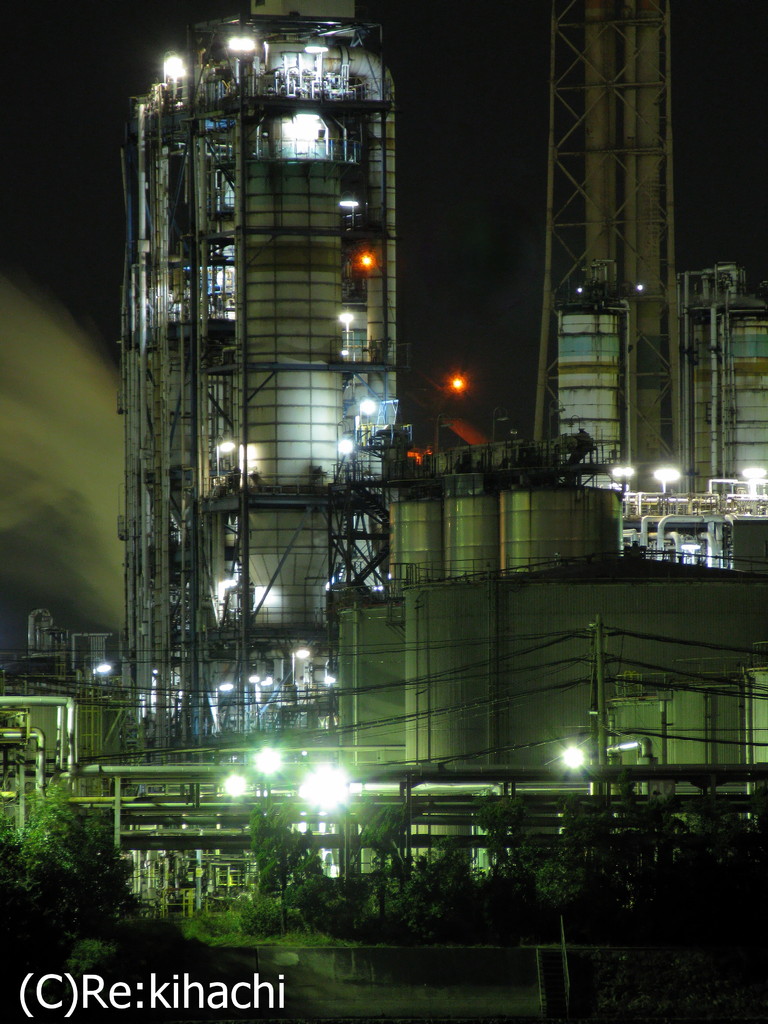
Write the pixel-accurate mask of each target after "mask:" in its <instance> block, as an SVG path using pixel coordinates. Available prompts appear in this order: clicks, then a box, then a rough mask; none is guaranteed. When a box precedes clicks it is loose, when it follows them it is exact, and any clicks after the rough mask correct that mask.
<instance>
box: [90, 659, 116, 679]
mask: <svg viewBox="0 0 768 1024" xmlns="http://www.w3.org/2000/svg"><path fill="white" fill-rule="evenodd" d="M93 671H94V672H96V673H97V674H98V675H100V676H108V675H109V673H110V672H111V671H112V666H111V665H110V664H109V662H108V661H103V662H102V663H101V664H100V665H97V666H96V668H95V669H94V670H93Z"/></svg>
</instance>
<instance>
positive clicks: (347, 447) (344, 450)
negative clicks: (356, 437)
mask: <svg viewBox="0 0 768 1024" xmlns="http://www.w3.org/2000/svg"><path fill="white" fill-rule="evenodd" d="M338 447H339V455H351V454H352V452H353V451H354V450H355V442H354V441H353V440H352V438H351V437H342V439H341V440H340V441H339V445H338Z"/></svg>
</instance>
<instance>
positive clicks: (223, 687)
mask: <svg viewBox="0 0 768 1024" xmlns="http://www.w3.org/2000/svg"><path fill="white" fill-rule="evenodd" d="M234 688H235V684H234V683H219V693H231V692H232V690H234Z"/></svg>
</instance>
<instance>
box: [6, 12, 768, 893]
mask: <svg viewBox="0 0 768 1024" xmlns="http://www.w3.org/2000/svg"><path fill="white" fill-rule="evenodd" d="M551 33H552V34H551V43H552V50H551V53H552V57H551V67H550V88H551V124H550V135H549V140H550V141H549V153H548V180H547V210H546V245H545V254H546V255H545V266H544V268H543V271H544V275H543V276H544V286H543V291H542V303H541V308H542V319H541V330H540V334H539V336H538V338H537V339H535V340H536V341H537V342H538V350H539V359H538V378H537V394H536V416H535V424H534V427H533V430H532V431H529V432H530V434H531V436H530V437H523V436H522V435H521V434H517V433H514V432H512V433H511V432H510V431H509V430H508V429H505V430H504V431H497V425H498V424H500V423H502V422H503V423H505V424H506V422H507V420H508V419H509V418H511V417H510V416H509V410H507V409H494V411H493V414H492V420H493V429H492V432H491V436H490V437H485V436H484V435H483V434H481V433H480V432H479V431H477V430H473V429H472V428H471V424H470V425H466V424H464V423H463V421H462V419H461V418H462V417H464V416H465V413H464V412H462V411H461V401H460V398H457V396H456V395H452V394H451V393H450V392H451V388H450V386H446V388H444V389H443V388H442V386H441V385H434V386H431V391H430V393H429V395H428V396H427V399H426V405H427V406H428V409H429V417H431V418H430V419H429V422H428V424H427V429H426V432H427V434H428V436H427V437H426V438H420V437H419V431H418V428H417V427H416V428H414V427H412V426H411V425H410V424H409V422H407V421H405V419H406V418H405V417H404V415H403V411H402V410H403V409H404V408H405V409H408V410H411V409H412V405H410V404H409V399H408V393H409V387H410V383H409V381H410V378H409V376H408V372H409V369H410V357H411V349H412V347H415V346H417V344H418V338H415V337H406V336H403V337H400V336H399V335H398V329H397V328H398V313H397V287H396V284H397V276H398V262H397V253H396V244H397V237H398V230H400V229H401V226H400V225H399V222H398V218H397V210H396V199H397V181H396V168H397V156H396V135H395V117H396V112H397V104H396V100H395V86H396V83H394V84H393V81H392V78H391V76H390V74H389V72H388V69H387V63H386V46H385V45H383V44H382V33H381V29H380V26H378V25H377V24H374V23H372V22H369V21H368V20H366V19H365V17H363V16H362V14H361V13H360V12H359V11H358V12H356V10H355V3H354V0H253V2H252V4H251V9H250V11H249V12H248V13H247V14H245V15H243V16H241V17H237V18H232V19H225V20H221V21H211V22H207V23H204V24H201V25H196V26H193V27H192V28H190V30H189V46H188V48H187V50H186V52H183V53H182V52H180V53H173V54H166V55H165V63H164V65H162V57H163V55H162V54H160V55H158V79H157V81H155V82H154V83H147V87H146V92H145V94H144V95H142V96H140V97H138V98H135V99H133V100H132V102H131V118H130V121H129V123H128V124H127V127H126V135H125V146H124V151H123V180H124V189H125V192H124V198H125V217H126V228H125V231H126V247H125V252H126V263H125V275H124V282H123V292H122V337H121V385H120V397H119V413H120V415H121V417H122V423H123V426H124V458H125V466H124V468H125V478H124V492H123V494H122V495H121V509H120V515H119V527H118V529H119V535H120V539H121V541H122V542H123V544H124V551H125V561H124V589H125V622H124V630H123V633H122V636H121V637H120V642H119V646H120V654H119V662H118V661H117V659H114V663H110V662H109V659H108V657H107V649H108V646H109V642H108V641H109V638H108V637H106V636H105V635H104V634H101V633H99V634H82V635H81V634H72V635H70V634H69V633H67V632H66V631H65V630H62V629H61V628H59V625H60V624H59V623H54V621H53V619H52V617H51V615H50V613H49V612H47V611H46V610H45V609H43V608H41V609H37V610H36V611H34V612H33V613H32V614H31V616H30V620H29V648H28V652H27V657H26V658H24V659H21V660H19V661H18V663H16V664H15V665H14V666H9V667H8V670H7V671H6V675H5V690H4V695H3V696H2V697H0V714H2V720H3V721H2V729H1V730H0V733H1V739H2V750H3V758H4V786H3V790H4V793H3V797H4V801H5V806H6V811H7V813H8V814H9V815H11V816H13V817H14V818H15V820H17V821H23V820H24V815H25V813H26V810H25V808H26V801H27V799H28V798H29V795H30V794H31V793H32V792H34V791H42V790H44V789H45V788H46V787H47V786H48V785H49V784H50V783H51V782H52V781H53V780H61V779H63V780H65V781H66V782H67V784H68V785H69V786H70V787H71V790H72V794H73V797H74V798H76V800H77V801H78V803H79V804H81V805H82V806H84V807H86V808H91V807H93V808H100V809H103V808H104V807H105V806H106V807H107V808H108V809H109V810H110V811H111V812H112V815H113V822H114V838H115V841H116V843H117V845H119V846H120V847H122V849H124V850H125V851H130V853H131V856H132V857H133V859H134V865H135V891H136V893H137V895H138V896H139V897H140V898H141V899H142V900H143V901H145V903H146V904H147V906H149V907H151V908H153V909H154V910H157V912H181V910H182V909H185V910H191V909H199V908H201V907H202V906H204V905H206V902H210V901H215V900H216V899H217V898H218V897H223V896H225V895H226V896H231V895H232V893H233V891H238V890H239V889H243V888H244V887H245V886H246V885H247V884H248V883H249V882H251V881H252V880H253V877H254V873H255V867H254V862H253V857H252V854H251V852H250V835H249V832H248V822H249V817H250V814H251V812H252V811H253V809H254V808H255V807H258V806H259V805H260V802H262V801H263V800H264V799H265V798H266V796H267V795H268V796H269V799H270V800H271V801H277V802H280V801H281V800H284V801H285V802H286V804H287V803H288V801H289V800H290V801H292V806H295V807H296V808H298V810H297V811H296V815H297V816H296V819H295V823H294V824H295V826H296V828H297V829H300V830H303V831H306V830H307V829H309V831H311V832H312V833H313V841H315V842H316V843H317V845H318V849H322V854H323V861H324V866H325V870H326V872H327V873H328V874H330V875H332V876H338V875H343V874H344V873H345V872H348V871H349V870H350V863H351V860H352V853H355V854H359V853H360V848H359V847H360V844H359V842H358V840H359V835H360V832H361V828H362V826H361V821H362V812H363V808H364V807H366V806H372V805H377V806H379V805H380V806H382V807H383V806H392V805H397V806H402V807H403V808H404V809H405V811H406V813H407V816H408V825H407V835H406V840H405V841H406V846H407V849H408V852H409V854H410V853H411V851H412V850H420V851H424V850H427V849H429V848H430V847H431V846H433V845H434V844H435V843H436V841H437V840H438V839H442V838H445V837H446V836H453V837H459V839H460V840H461V842H462V843H463V844H464V847H466V848H468V849H469V850H470V855H471V857H472V858H474V861H475V863H476V864H477V866H478V867H479V868H483V867H484V866H486V865H487V858H486V850H485V846H486V843H485V836H484V833H483V830H482V829H481V828H480V827H479V826H478V824H477V822H476V821H475V819H474V817H473V811H472V800H473V799H474V798H475V797H476V796H478V795H480V794H497V795H503V796H509V795H510V794H516V795H517V796H519V797H520V798H521V799H523V800H524V801H529V803H530V805H531V806H532V807H535V808H536V815H537V816H536V821H537V822H538V823H539V824H538V825H537V827H538V828H540V829H541V830H543V831H544V832H546V833H549V834H551V833H553V832H555V831H556V830H557V829H558V815H559V811H558V810H556V804H555V803H554V802H553V798H554V797H555V796H558V795H561V794H563V793H566V792H576V793H580V794H582V795H583V796H584V797H585V799H591V800H594V801H595V802H602V803H605V802H606V801H610V799H611V795H612V793H614V792H615V784H616V783H617V780H618V779H619V777H620V776H622V777H624V778H629V779H630V780H631V782H632V783H634V784H635V788H636V791H637V794H638V798H639V799H649V800H650V799H652V798H653V797H654V795H656V796H658V795H659V794H664V795H669V794H672V793H676V794H677V795H679V796H680V797H681V798H682V799H686V798H688V797H691V798H693V797H694V796H696V795H699V794H701V792H703V791H707V792H712V793H714V792H717V793H721V794H722V795H723V796H724V797H725V798H727V799H732V800H733V802H734V806H737V807H738V808H741V807H742V803H740V802H739V801H743V799H744V798H745V797H747V796H748V795H749V794H750V793H752V792H753V791H754V789H755V787H756V786H758V785H760V784H761V783H762V784H764V783H765V781H766V778H768V703H767V702H766V698H767V697H768V651H766V652H765V654H764V653H763V652H764V651H765V647H764V645H765V644H766V643H767V642H768V620H767V619H766V614H765V608H766V606H767V603H768V411H766V410H767V409H768V405H767V404H766V399H765V387H766V382H768V288H767V287H766V285H765V284H764V283H763V284H761V283H750V282H748V281H747V280H746V274H745V271H744V270H743V269H742V268H741V266H740V265H739V264H738V263H736V262H725V261H724V262H718V263H712V264H711V265H710V266H709V267H705V268H704V269H701V268H686V267H682V268H679V267H676V265H675V239H674V212H673V211H674V203H673V195H674V188H673V162H672V128H673V126H672V117H671V109H672V108H671V96H670V89H671V84H670V83H671V44H670V13H669V10H668V3H667V0H629V2H623V3H620V4H618V3H615V2H614V0H554V2H553V5H552V24H551ZM542 73H543V74H544V73H545V71H544V70H543V72H542ZM483 102H487V103H490V102H495V101H494V100H493V99H491V98H488V97H485V98H484V99H483ZM456 201H457V203H460V202H461V197H460V196H458V195H457V199H456ZM723 255H724V256H725V257H730V256H733V255H736V254H730V253H725V254H723ZM400 272H401V274H402V267H401V268H400ZM417 272H418V271H417V270H416V269H414V267H413V266H411V267H410V268H409V270H408V273H410V274H413V273H417ZM116 301H117V299H116ZM424 301H425V302H428V301H439V298H438V297H430V296H426V295H425V297H424ZM517 359H518V356H517V354H516V353H515V351H514V350H513V347H512V346H511V345H510V350H509V352H507V353H502V354H501V355H500V357H499V365H498V367H496V369H495V372H498V373H499V374H506V375H509V376H510V377H513V376H514V374H515V363H516V360H517ZM470 376H471V375H470ZM455 390H460V389H455ZM409 415H411V413H409ZM413 418H414V419H416V418H417V415H416V414H415V413H414V414H413ZM451 427H452V429H453V436H454V437H456V435H459V436H464V435H466V436H467V437H468V438H470V439H471V440H472V442H473V443H466V442H465V441H462V443H460V444H459V443H456V442H455V441H448V440H447V438H448V437H449V436H450V433H449V430H448V428H451ZM564 757H565V760H564ZM355 863H356V864H358V865H359V866H360V867H361V869H362V870H365V869H366V859H365V855H364V851H363V855H362V856H360V857H359V858H358V859H357V860H356V862H355Z"/></svg>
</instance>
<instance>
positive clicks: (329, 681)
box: [325, 674, 336, 686]
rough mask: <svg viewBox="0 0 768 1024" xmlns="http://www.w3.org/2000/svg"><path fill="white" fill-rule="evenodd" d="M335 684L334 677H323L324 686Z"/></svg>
mask: <svg viewBox="0 0 768 1024" xmlns="http://www.w3.org/2000/svg"><path fill="white" fill-rule="evenodd" d="M335 682H336V676H329V675H328V674H326V676H325V685H326V686H333V684H334V683H335Z"/></svg>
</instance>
